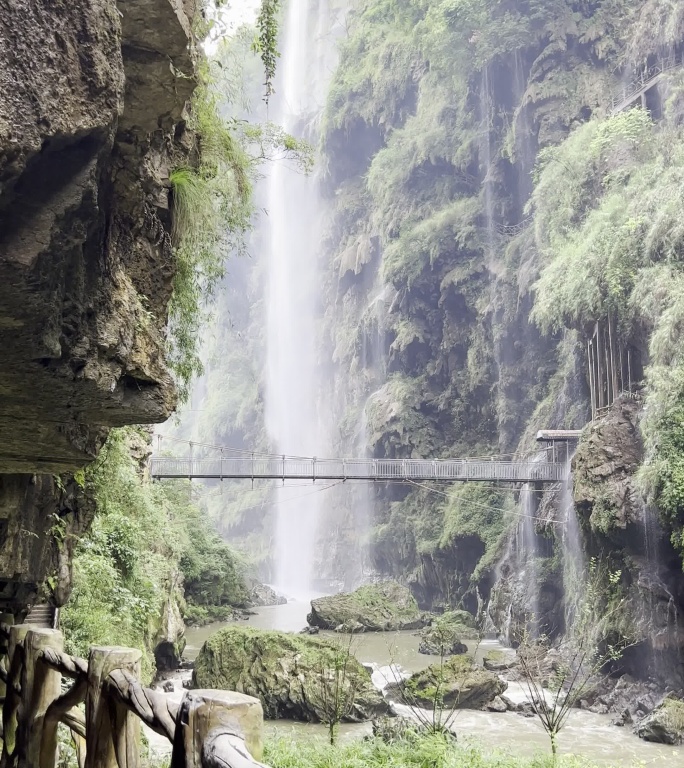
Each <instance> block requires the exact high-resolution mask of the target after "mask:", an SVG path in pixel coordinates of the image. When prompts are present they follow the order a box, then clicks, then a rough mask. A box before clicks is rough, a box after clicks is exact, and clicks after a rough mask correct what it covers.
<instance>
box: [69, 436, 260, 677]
mask: <svg viewBox="0 0 684 768" xmlns="http://www.w3.org/2000/svg"><path fill="white" fill-rule="evenodd" d="M148 455H149V433H148V432H147V431H146V430H144V429H136V428H132V427H128V428H124V429H118V430H112V432H111V433H110V436H109V439H108V441H107V443H106V445H105V447H104V448H103V450H102V452H101V454H100V457H99V458H98V460H97V461H96V462H95V463H94V464H93V465H92V466H91V467H89V468H88V469H87V470H86V473H85V476H84V479H83V482H84V486H85V488H84V490H85V492H86V493H87V494H88V495H90V496H91V497H92V499H93V501H94V504H95V506H96V515H95V519H94V521H93V524H92V528H91V529H90V531H89V532H88V533H87V534H86V535H85V536H84V537H83V538H82V539H81V540H80V541H79V543H78V545H77V548H76V552H75V556H74V560H73V571H74V575H73V592H72V595H71V599H70V600H69V602H68V603H67V605H66V606H65V607H64V608H63V609H62V612H61V623H62V629H63V631H64V634H65V638H66V643H67V648H68V650H69V651H70V652H72V653H77V654H79V655H86V654H87V651H88V647H89V646H90V645H91V644H96V645H123V646H128V647H132V648H140V649H141V650H142V651H143V652H144V657H143V658H144V664H143V666H144V671H145V674H146V675H149V674H150V673H151V671H152V667H153V651H154V648H155V646H156V644H157V643H159V642H162V641H164V640H168V641H170V642H171V643H174V642H178V640H179V639H180V638H182V630H183V627H182V624H180V623H178V624H177V625H176V626H175V627H174V628H173V631H174V632H175V633H176V636H174V637H166V636H165V632H166V631H167V628H166V627H163V626H162V624H163V620H164V617H165V615H167V614H169V611H171V612H173V611H174V606H175V605H180V607H181V609H182V608H183V607H184V597H183V579H184V577H185V578H186V579H187V582H188V584H189V587H190V589H189V592H188V600H190V601H193V600H194V601H196V605H199V606H201V607H202V608H205V609H206V604H207V603H209V604H210V605H211V604H212V603H211V601H216V603H217V604H220V605H225V604H227V603H229V602H230V601H234V602H233V604H240V603H242V602H244V600H245V598H246V591H245V587H244V584H243V582H242V580H241V578H240V569H239V565H238V563H237V562H236V560H235V558H234V555H233V554H232V552H231V550H230V549H229V548H228V546H227V545H226V544H223V543H222V542H220V540H219V539H218V537H217V535H216V534H215V533H214V532H213V531H212V530H211V526H210V525H209V523H208V522H207V520H206V517H205V516H204V515H203V514H202V513H201V512H200V510H199V509H198V508H197V507H196V506H195V504H194V503H193V499H192V493H191V488H190V485H189V483H185V482H171V483H151V482H149V481H146V480H145V479H144V478H143V476H142V463H143V462H144V461H145V460H146V458H147V456H148ZM54 535H55V536H59V535H60V530H59V529H58V528H56V529H55V531H54ZM195 611H197V608H195ZM176 612H177V608H176Z"/></svg>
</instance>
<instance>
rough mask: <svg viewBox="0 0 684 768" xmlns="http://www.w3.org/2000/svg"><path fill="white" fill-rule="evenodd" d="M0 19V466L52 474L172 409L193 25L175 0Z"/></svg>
mask: <svg viewBox="0 0 684 768" xmlns="http://www.w3.org/2000/svg"><path fill="white" fill-rule="evenodd" d="M0 17H1V18H2V21H0V51H1V52H0V71H1V72H2V74H1V75H0V78H2V87H0V114H1V115H2V116H3V118H2V122H0V233H2V234H1V235H0V305H1V306H2V317H1V320H0V344H1V345H2V348H3V366H2V371H0V388H1V389H2V393H3V397H2V401H1V402H0V446H1V447H0V471H4V472H36V471H44V472H51V473H60V472H64V471H66V470H73V469H75V468H78V467H79V466H82V465H83V464H84V463H85V462H87V461H89V460H90V459H92V458H93V456H94V454H95V452H96V451H97V449H98V447H99V445H100V444H101V441H102V438H103V434H104V429H106V427H111V426H119V425H122V424H130V423H150V422H155V421H163V420H164V419H165V418H166V417H167V416H168V415H169V413H170V412H171V409H172V408H173V406H174V402H175V395H174V386H173V382H172V380H171V377H170V375H169V373H168V370H167V369H166V366H165V362H164V344H165V340H164V332H163V331H164V326H165V323H166V306H167V303H168V301H169V298H170V295H171V288H172V279H173V275H174V263H173V255H172V250H171V243H170V239H169V234H168V226H169V200H168V195H169V189H168V186H169V185H168V174H169V170H170V167H171V166H172V165H174V164H175V163H177V162H178V160H179V158H180V157H185V156H187V154H188V151H189V148H190V146H191V144H192V142H191V141H190V142H189V140H188V138H186V137H185V136H184V127H183V125H184V124H183V121H182V113H183V108H184V105H185V103H186V101H187V99H188V97H189V96H190V95H191V93H192V90H193V87H194V78H193V61H192V57H191V53H190V49H189V44H190V40H191V36H190V26H189V21H188V19H187V17H186V16H185V12H184V10H183V7H182V5H181V3H180V1H179V0H121V1H120V2H119V3H115V2H100V1H99V0H79V2H73V3H72V2H63V1H62V2H56V3H51V4H50V6H49V8H47V7H46V6H45V5H44V4H42V3H37V2H35V0H21V1H20V2H18V3H17V2H7V1H6V0H4V1H3V2H2V3H0Z"/></svg>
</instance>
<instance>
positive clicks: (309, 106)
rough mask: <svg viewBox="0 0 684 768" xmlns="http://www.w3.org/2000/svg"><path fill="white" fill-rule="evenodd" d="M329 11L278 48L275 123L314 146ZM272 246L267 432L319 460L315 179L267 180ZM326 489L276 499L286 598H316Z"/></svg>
mask: <svg viewBox="0 0 684 768" xmlns="http://www.w3.org/2000/svg"><path fill="white" fill-rule="evenodd" d="M329 24H330V20H329V18H328V9H327V5H326V4H325V3H324V2H316V0H311V2H310V1H309V0H291V1H290V2H289V3H288V6H287V13H286V18H285V20H284V24H283V29H282V36H281V40H280V42H279V48H280V52H281V58H280V62H279V71H278V78H277V80H276V86H275V87H276V95H275V96H274V97H273V99H272V102H271V118H272V119H274V120H275V121H276V122H277V123H279V124H280V125H281V126H283V128H284V129H285V130H286V131H287V132H288V133H290V134H292V135H294V136H297V137H301V138H308V139H309V140H310V141H312V143H314V144H315V141H316V137H315V136H314V135H312V130H313V129H312V126H315V125H316V124H317V121H318V117H319V115H320V114H321V112H322V108H323V104H324V98H325V92H326V89H327V80H328V77H329V73H330V72H331V71H332V62H331V61H330V57H331V55H334V48H335V46H334V45H331V41H330V40H329V39H326V34H327V32H328V31H329V29H328V27H329ZM266 186H267V192H266V207H267V216H266V217H264V219H263V222H262V227H263V231H264V233H265V235H266V242H267V249H268V254H267V266H268V285H267V290H266V376H265V379H266V387H265V393H264V401H265V423H266V430H267V433H268V436H269V438H270V441H271V444H272V445H273V446H274V448H275V450H276V451H277V452H278V453H283V454H288V455H302V456H315V455H316V454H318V455H320V452H321V449H322V448H324V449H325V447H327V445H328V440H327V438H326V435H325V434H322V432H323V431H324V429H323V428H321V427H320V426H319V425H320V424H321V421H320V419H319V417H318V410H317V404H318V402H319V400H320V392H321V387H322V380H323V372H322V371H321V369H320V365H319V364H318V361H317V354H316V349H317V326H318V324H317V304H318V299H319V297H318V293H317V292H318V288H319V285H320V282H319V279H318V278H319V275H318V262H319V244H320V242H321V231H322V227H321V220H322V201H321V195H320V191H319V186H318V180H317V178H316V176H315V174H314V175H313V176H308V177H307V176H304V175H303V174H301V173H300V172H298V171H297V170H296V169H294V168H292V167H289V166H288V165H287V163H285V162H283V161H279V162H275V163H272V165H271V167H270V168H269V173H268V176H267V178H266ZM319 490H320V486H318V487H317V486H313V487H312V488H310V489H309V488H307V489H305V490H303V489H302V488H301V487H299V488H296V489H293V490H290V489H289V488H285V489H280V490H279V491H278V492H277V496H276V502H277V506H276V535H275V583H276V585H277V587H278V589H280V590H282V591H283V592H284V593H285V594H290V595H297V594H303V593H307V592H309V591H310V588H311V581H312V576H313V567H314V553H315V545H316V526H317V521H318V518H319V516H320V515H319V512H320V498H321V495H322V494H321V493H319V492H318V491H319Z"/></svg>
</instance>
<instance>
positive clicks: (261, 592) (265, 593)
mask: <svg viewBox="0 0 684 768" xmlns="http://www.w3.org/2000/svg"><path fill="white" fill-rule="evenodd" d="M249 602H250V604H251V605H285V604H286V603H287V598H286V597H283V596H282V595H279V594H278V593H277V592H276V591H275V589H273V588H271V587H269V586H268V584H255V585H254V586H253V587H252V591H251V592H250V593H249Z"/></svg>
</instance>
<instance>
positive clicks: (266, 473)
mask: <svg viewBox="0 0 684 768" xmlns="http://www.w3.org/2000/svg"><path fill="white" fill-rule="evenodd" d="M564 473H565V466H564V465H563V464H560V463H555V462H539V461H530V460H518V461H501V460H497V459H492V460H490V461H486V460H481V459H478V460H473V459H318V458H310V459H306V458H299V457H292V458H290V457H287V456H281V457H278V458H262V457H258V456H255V457H234V456H230V457H225V456H224V457H221V458H210V459H193V458H173V457H154V458H152V459H151V461H150V475H151V477H153V478H155V479H169V478H198V479H217V480H227V479H245V480H281V481H285V480H312V481H313V482H316V481H317V480H341V481H347V480H370V481H387V480H390V481H412V482H416V481H425V480H438V481H446V482H469V481H484V480H494V481H499V482H506V483H528V482H539V483H557V482H560V481H561V480H562V479H563V477H564Z"/></svg>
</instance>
